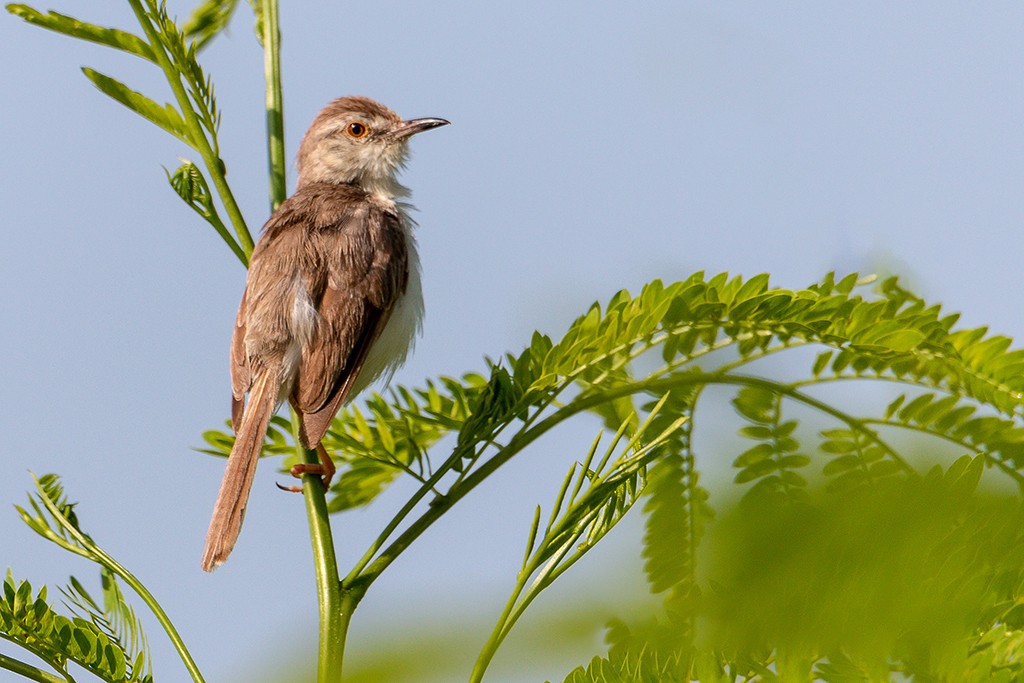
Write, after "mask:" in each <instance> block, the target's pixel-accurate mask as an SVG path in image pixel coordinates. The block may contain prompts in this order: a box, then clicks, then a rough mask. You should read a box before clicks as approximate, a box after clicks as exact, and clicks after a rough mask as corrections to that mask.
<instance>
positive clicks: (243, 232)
mask: <svg viewBox="0 0 1024 683" xmlns="http://www.w3.org/2000/svg"><path fill="white" fill-rule="evenodd" d="M128 4H129V5H131V8H132V11H133V12H134V13H135V18H136V19H137V20H138V22H139V25H140V26H142V30H143V31H145V33H146V37H147V38H148V39H149V43H150V46H151V47H152V48H153V57H154V58H155V60H156V63H157V64H158V65H159V66H160V68H161V69H162V70H163V72H164V76H165V77H166V78H167V83H168V84H169V85H170V87H171V92H173V93H174V99H175V100H176V101H177V103H178V108H179V109H181V115H182V117H184V119H185V126H186V127H187V128H188V133H189V139H190V140H191V142H192V145H193V147H194V149H195V150H196V151H197V152H199V155H200V156H201V157H202V158H203V163H204V165H205V166H206V171H207V173H209V174H210V179H211V180H212V181H213V186H214V187H215V188H217V194H218V195H219V196H220V200H221V203H222V204H223V205H224V210H225V211H227V214H228V218H230V219H231V224H232V225H233V226H234V228H235V234H236V235H237V236H238V243H239V244H240V245H241V246H242V249H243V250H244V252H245V259H242V263H243V264H245V265H249V264H248V256H249V254H251V253H252V248H253V240H252V235H250V234H249V228H248V227H246V224H245V218H243V216H242V211H241V209H239V208H238V203H237V202H236V201H235V196H234V194H233V193H232V192H231V187H230V186H229V185H228V182H227V178H225V177H224V171H223V162H221V160H220V157H219V156H217V154H216V153H215V152H214V151H213V148H212V147H211V146H210V141H209V140H207V138H206V134H205V133H204V132H203V126H202V124H201V123H200V122H199V118H198V117H197V116H196V113H195V110H194V109H193V108H192V102H191V100H189V97H188V93H187V92H185V87H184V86H183V85H182V84H181V74H180V73H179V72H178V70H177V69H176V68H175V67H174V65H173V64H172V63H171V60H170V58H169V57H168V56H167V51H166V50H165V48H164V46H163V43H162V42H161V41H160V36H159V34H158V33H157V32H156V29H154V28H153V23H152V21H151V20H150V18H149V16H147V14H146V10H145V9H144V8H143V7H142V4H141V2H140V0H128Z"/></svg>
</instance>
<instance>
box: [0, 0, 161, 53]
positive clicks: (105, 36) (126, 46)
mask: <svg viewBox="0 0 1024 683" xmlns="http://www.w3.org/2000/svg"><path fill="white" fill-rule="evenodd" d="M7 11H8V12H10V13H11V14H13V15H15V16H17V17H21V18H22V19H24V20H25V21H27V22H28V23H30V24H35V25H36V26H41V27H43V28H46V29H49V30H51V31H56V32H57V33H63V34H65V35H68V36H71V37H73V38H79V39H81V40H87V41H89V42H93V43H99V44H100V45H106V46H107V47H112V48H115V49H117V50H123V51H125V52H128V53H130V54H133V55H136V56H138V57H142V58H143V59H145V60H148V61H150V62H154V63H155V62H156V59H155V57H154V56H153V50H152V48H151V47H150V46H149V44H148V43H147V42H146V41H144V40H143V39H142V38H140V37H138V36H137V35H135V34H132V33H128V32H126V31H121V30H119V29H116V28H104V27H102V26H96V25H94V24H88V23H86V22H84V21H81V20H79V19H75V18H74V17H69V16H67V15H64V14H59V13H57V12H53V11H50V12H48V13H46V14H43V13H42V12H40V11H38V10H35V9H33V8H31V7H29V6H28V5H21V4H13V3H12V4H9V5H7Z"/></svg>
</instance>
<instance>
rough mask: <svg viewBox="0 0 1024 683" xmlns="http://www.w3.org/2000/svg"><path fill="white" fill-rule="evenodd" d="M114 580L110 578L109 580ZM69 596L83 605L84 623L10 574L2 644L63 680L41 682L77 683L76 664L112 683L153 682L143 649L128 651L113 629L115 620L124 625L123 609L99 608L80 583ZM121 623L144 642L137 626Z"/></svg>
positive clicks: (0, 612) (0, 620)
mask: <svg viewBox="0 0 1024 683" xmlns="http://www.w3.org/2000/svg"><path fill="white" fill-rule="evenodd" d="M113 580H114V579H113V577H112V576H109V575H108V576H107V577H106V578H105V579H104V581H105V582H113ZM110 585H114V584H110ZM114 590H116V589H114ZM105 592H106V590H105ZM68 593H70V594H72V595H75V596H76V597H77V598H80V599H81V601H79V600H76V601H75V604H76V605H77V606H78V608H79V610H80V612H81V613H82V614H83V615H84V617H83V616H72V617H67V616H64V615H62V614H59V613H58V612H56V611H55V610H54V609H53V607H52V606H51V605H50V603H49V602H48V599H47V591H46V588H45V587H43V588H42V589H40V590H39V591H38V592H34V591H33V590H32V586H31V585H30V584H29V582H28V581H20V582H19V581H16V580H15V579H14V577H13V576H12V575H11V573H10V572H8V574H7V578H6V579H5V580H4V585H3V599H0V638H3V639H4V640H7V641H8V642H11V643H14V644H15V645H18V646H20V647H21V648H23V649H24V650H26V651H27V652H30V653H31V654H33V655H35V656H36V657H38V658H39V659H41V660H42V661H43V662H45V663H46V664H47V665H49V666H50V667H52V668H53V669H54V670H55V671H56V672H57V673H58V674H59V675H60V678H59V679H48V678H46V677H42V676H39V677H37V678H36V680H72V679H71V673H70V671H69V669H68V665H69V664H71V663H74V664H77V665H79V666H81V667H82V668H83V669H85V670H86V671H88V672H90V673H92V674H94V675H95V676H96V677H97V678H99V679H100V680H103V681H109V682H110V683H135V682H136V681H138V682H140V683H147V682H150V681H152V680H153V678H152V676H150V675H149V673H148V670H147V669H148V659H147V657H146V655H145V654H144V649H143V648H138V649H137V648H135V647H126V646H125V644H124V642H123V641H122V639H121V638H120V637H119V636H118V634H117V633H116V631H117V630H119V629H116V628H112V627H110V625H111V620H118V619H119V617H117V616H116V613H117V612H118V611H119V609H120V608H119V607H112V606H110V605H108V606H105V607H104V608H100V607H99V606H97V605H96V604H95V602H93V601H92V600H91V598H88V594H87V593H86V592H85V589H84V588H82V586H81V584H80V583H78V581H76V580H75V579H72V586H71V587H70V588H69V589H68ZM120 623H122V627H123V628H128V629H129V631H131V632H132V633H133V634H134V635H133V636H132V637H133V638H136V637H140V636H139V633H140V632H138V631H136V630H135V629H136V628H137V626H136V625H135V624H134V623H132V624H131V625H126V624H124V622H123V621H122V622H120ZM23 664H24V663H23ZM25 666H28V665H25ZM5 668H11V667H5Z"/></svg>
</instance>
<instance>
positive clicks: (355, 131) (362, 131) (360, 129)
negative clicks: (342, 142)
mask: <svg viewBox="0 0 1024 683" xmlns="http://www.w3.org/2000/svg"><path fill="white" fill-rule="evenodd" d="M345 132H346V133H348V134H349V136H350V137H353V138H365V137H366V136H367V135H369V134H370V128H369V127H368V126H367V125H366V124H365V123H360V122H358V121H353V122H352V123H350V124H348V127H347V128H346V129H345Z"/></svg>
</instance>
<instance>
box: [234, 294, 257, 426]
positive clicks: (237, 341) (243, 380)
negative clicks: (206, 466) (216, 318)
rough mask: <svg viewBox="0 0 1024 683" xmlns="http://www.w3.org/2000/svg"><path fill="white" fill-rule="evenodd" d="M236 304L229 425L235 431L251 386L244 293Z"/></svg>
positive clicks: (240, 421) (240, 420)
mask: <svg viewBox="0 0 1024 683" xmlns="http://www.w3.org/2000/svg"><path fill="white" fill-rule="evenodd" d="M247 291H248V290H246V292H242V303H240V304H239V305H238V315H237V316H236V317H235V330H234V332H233V333H232V335H231V425H232V427H233V428H234V430H235V431H236V432H237V431H238V428H239V426H240V425H241V424H242V410H243V408H244V407H245V392H247V391H249V388H250V387H251V386H252V375H251V373H250V372H249V359H248V358H247V357H246V353H245V295H246V293H247Z"/></svg>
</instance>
